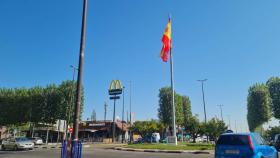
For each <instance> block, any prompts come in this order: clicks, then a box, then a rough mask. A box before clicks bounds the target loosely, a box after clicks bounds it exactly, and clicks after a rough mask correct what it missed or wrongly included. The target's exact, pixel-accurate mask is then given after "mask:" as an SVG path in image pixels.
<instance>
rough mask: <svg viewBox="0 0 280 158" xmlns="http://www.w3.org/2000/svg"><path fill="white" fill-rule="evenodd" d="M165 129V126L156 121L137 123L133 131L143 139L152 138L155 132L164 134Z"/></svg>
mask: <svg viewBox="0 0 280 158" xmlns="http://www.w3.org/2000/svg"><path fill="white" fill-rule="evenodd" d="M163 129H164V126H163V124H161V123H160V122H158V121H156V120H151V121H136V122H135V123H134V124H133V126H132V127H131V130H132V131H133V132H137V133H139V134H140V135H141V137H142V138H143V137H146V136H150V135H151V134H152V133H154V132H162V131H163Z"/></svg>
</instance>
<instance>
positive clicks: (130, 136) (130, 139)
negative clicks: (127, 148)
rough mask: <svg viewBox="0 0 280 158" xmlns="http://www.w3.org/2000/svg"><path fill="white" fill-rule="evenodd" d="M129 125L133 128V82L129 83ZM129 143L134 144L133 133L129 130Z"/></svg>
mask: <svg viewBox="0 0 280 158" xmlns="http://www.w3.org/2000/svg"><path fill="white" fill-rule="evenodd" d="M129 124H130V127H131V126H132V123H131V81H129ZM129 142H130V143H131V142H132V132H131V130H129Z"/></svg>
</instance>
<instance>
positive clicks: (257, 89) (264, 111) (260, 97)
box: [247, 84, 271, 131]
mask: <svg viewBox="0 0 280 158" xmlns="http://www.w3.org/2000/svg"><path fill="white" fill-rule="evenodd" d="M270 106H271V99H270V96H269V91H268V88H267V86H266V85H264V84H255V85H253V86H251V87H250V88H249V94H248V97H247V121H248V125H249V129H250V131H254V130H255V129H256V127H258V126H260V125H262V124H263V123H265V122H267V121H268V120H269V119H270V118H271V110H270Z"/></svg>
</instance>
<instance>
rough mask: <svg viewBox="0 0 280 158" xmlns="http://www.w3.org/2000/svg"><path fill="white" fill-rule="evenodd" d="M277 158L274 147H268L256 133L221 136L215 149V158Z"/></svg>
mask: <svg viewBox="0 0 280 158" xmlns="http://www.w3.org/2000/svg"><path fill="white" fill-rule="evenodd" d="M236 157H244V158H245V157H246V158H265V157H270V158H278V153H277V150H276V149H275V147H273V146H269V145H268V144H267V143H266V142H265V141H264V139H263V138H262V137H261V136H260V135H259V134H258V133H248V134H238V133H226V134H222V135H221V136H220V137H219V139H218V141H217V144H216V147H215V158H236Z"/></svg>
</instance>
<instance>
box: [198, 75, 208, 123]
mask: <svg viewBox="0 0 280 158" xmlns="http://www.w3.org/2000/svg"><path fill="white" fill-rule="evenodd" d="M197 81H198V82H201V90H202V98H203V107H204V121H205V123H206V122H207V118H206V108H205V97H204V82H206V81H207V79H203V80H197Z"/></svg>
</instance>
